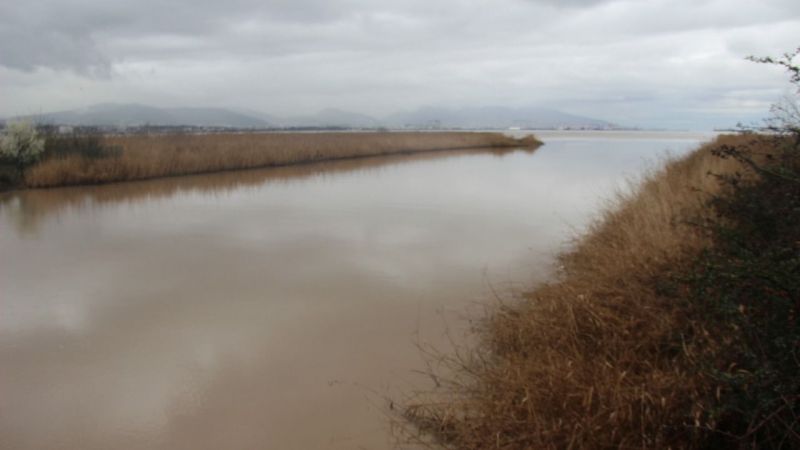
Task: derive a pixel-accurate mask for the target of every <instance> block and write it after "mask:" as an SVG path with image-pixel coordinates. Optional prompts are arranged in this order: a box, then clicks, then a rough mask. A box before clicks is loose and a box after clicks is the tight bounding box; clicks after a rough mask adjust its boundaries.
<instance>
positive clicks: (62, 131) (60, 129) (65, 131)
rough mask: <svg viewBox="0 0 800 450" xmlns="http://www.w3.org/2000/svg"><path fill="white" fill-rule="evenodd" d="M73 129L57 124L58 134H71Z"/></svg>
mask: <svg viewBox="0 0 800 450" xmlns="http://www.w3.org/2000/svg"><path fill="white" fill-rule="evenodd" d="M72 132H73V129H72V127H71V126H68V125H59V127H58V134H72Z"/></svg>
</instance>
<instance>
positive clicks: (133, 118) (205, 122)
mask: <svg viewBox="0 0 800 450" xmlns="http://www.w3.org/2000/svg"><path fill="white" fill-rule="evenodd" d="M26 118H27V119H32V120H34V121H36V122H38V123H46V124H54V125H94V126H107V127H132V126H141V125H162V126H180V125H193V126H200V127H212V126H218V127H232V128H264V127H269V126H271V124H270V123H269V122H267V121H265V120H263V119H260V118H257V117H253V116H250V115H246V114H242V113H238V112H234V111H231V110H228V109H224V108H156V107H153V106H146V105H138V104H118V103H103V104H99V105H93V106H89V107H86V108H81V109H73V110H69V111H59V112H53V113H45V114H37V115H35V116H29V117H26Z"/></svg>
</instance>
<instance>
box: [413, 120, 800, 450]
mask: <svg viewBox="0 0 800 450" xmlns="http://www.w3.org/2000/svg"><path fill="white" fill-rule="evenodd" d="M775 142H776V141H775V140H770V139H759V138H758V137H756V138H753V137H748V136H725V137H721V138H719V139H718V140H717V141H715V142H712V143H710V144H707V145H705V146H703V147H701V148H700V149H698V150H697V151H695V152H694V153H692V154H690V155H689V156H687V157H685V158H682V159H680V160H676V161H672V162H669V163H668V164H667V165H666V166H665V168H663V169H662V170H660V171H658V172H655V173H652V174H651V175H650V176H649V177H647V178H646V179H645V180H644V181H643V182H642V184H641V186H640V187H639V189H638V190H637V191H636V192H635V193H633V194H630V195H625V196H622V197H621V198H619V199H618V201H617V202H616V204H615V205H614V206H613V207H612V208H610V209H608V211H607V212H606V213H605V214H604V215H603V217H602V218H601V219H600V220H598V221H597V222H596V223H595V224H594V225H593V226H592V227H591V229H590V230H589V232H588V233H587V234H586V235H585V236H584V237H583V238H581V239H580V240H579V241H578V242H576V245H575V246H574V248H573V250H572V251H570V252H568V253H566V254H564V255H562V256H561V257H560V261H559V262H560V266H561V267H562V269H561V272H560V275H559V276H558V278H557V280H556V281H554V282H551V283H549V284H546V285H543V286H540V287H538V288H537V289H535V290H533V291H532V292H529V293H528V294H525V295H524V296H522V298H520V299H517V300H514V301H511V302H508V303H507V304H505V305H504V306H501V307H499V308H498V309H497V310H495V311H493V312H492V313H491V314H490V315H489V316H488V317H487V318H486V320H485V322H484V324H483V327H482V328H480V329H479V331H478V333H479V338H480V342H481V343H480V344H479V345H477V346H476V347H475V348H471V349H468V350H466V351H463V352H460V353H459V354H458V355H457V356H448V355H444V356H441V358H442V360H446V361H448V364H447V367H448V370H446V371H444V373H443V374H441V375H443V376H444V377H445V379H443V378H436V379H437V380H438V381H437V386H439V387H438V388H435V389H434V390H433V391H432V392H428V393H426V394H425V396H423V397H421V398H416V399H413V400H411V401H409V402H407V403H406V407H405V408H404V409H403V411H404V418H405V420H407V421H408V422H410V423H411V424H412V425H413V429H416V430H417V431H421V432H422V436H424V439H425V440H427V439H433V441H435V442H437V443H438V444H441V446H442V447H445V448H458V449H485V448H498V449H522V448H540V449H547V448H553V449H555V448H559V449H561V448H576V449H579V448H592V449H594V448H722V447H724V448H732V447H737V446H740V447H742V448H744V446H746V447H747V448H751V447H752V448H755V447H760V448H761V447H768V448H772V447H774V448H778V447H780V445H786V446H789V447H791V446H792V445H798V444H800V438H798V436H800V434H798V431H800V429H798V428H800V422H798V421H797V417H798V415H797V414H798V405H800V398H799V397H798V392H800V388H799V387H798V380H797V377H796V373H798V371H800V363H798V361H800V359H798V353H800V339H798V336H800V333H798V325H797V323H798V322H797V317H796V316H797V313H798V311H797V309H798V302H799V301H800V300H798V290H800V289H798V286H797V281H796V280H797V279H798V278H800V273H798V267H800V263H798V258H797V255H798V254H800V233H798V226H797V225H796V223H797V220H795V219H796V218H797V217H796V216H800V212H798V211H800V207H798V206H800V205H798V203H800V202H799V201H798V200H797V199H798V198H800V192H799V191H798V189H797V187H798V186H800V185H798V184H793V185H792V184H787V183H789V182H788V181H787V182H784V183H783V184H782V186H783V187H782V188H772V187H769V186H767V184H768V183H766V182H764V181H763V180H762V176H763V173H767V172H762V173H761V174H759V171H754V172H748V171H747V170H746V167H745V166H746V165H745V164H742V163H741V162H740V161H737V158H735V157H730V155H728V156H729V157H727V158H721V157H719V153H720V151H721V150H723V153H724V149H726V148H742V147H746V148H748V149H749V150H748V151H755V153H758V155H756V156H754V157H753V158H760V160H764V161H766V160H769V161H776V160H780V159H781V158H777V159H776V158H775V156H776V154H779V153H781V151H782V150H779V149H778V148H777V147H778V146H779V145H778V144H775ZM767 153H768V154H770V155H772V156H771V157H769V158H767V157H766V156H764V155H765V154H767ZM796 154H797V152H796V151H795V153H794V157H793V158H794V162H793V163H791V164H793V166H792V167H794V168H795V169H796V168H797V166H798V164H797V161H798V159H799V158H797V156H796ZM784 159H785V158H784ZM781 170H783V169H781ZM775 172H776V173H779V174H780V173H784V174H785V173H786V172H785V171H775ZM737 173H739V174H740V175H741V176H739V175H737ZM789 173H792V172H789ZM793 173H794V174H797V172H796V171H795V172H793ZM775 179H776V180H778V181H781V179H780V178H775ZM788 179H791V177H789V178H788ZM794 182H795V183H797V182H798V181H797V179H795V181H794ZM764 186H767V187H764ZM746 189H751V190H753V189H755V190H756V192H755V193H751V194H748V195H747V196H745V194H743V193H742V192H744V191H745V190H746ZM759 190H760V191H759ZM784 191H787V192H784ZM770 197H774V199H775V201H774V204H775V205H778V206H775V207H774V208H771V209H770V208H767V205H768V203H767V202H766V201H764V200H763V199H764V198H770ZM787 199H793V200H792V201H791V202H788V201H787ZM719 205H728V206H727V209H721V208H720V206H719ZM730 205H734V206H730ZM748 205H749V206H748ZM787 205H788V206H787ZM765 208H766V209H765ZM764 210H766V211H767V213H766V214H764V213H763V212H758V211H764ZM791 211H794V212H793V213H791ZM762 216H765V217H762ZM793 217H794V218H793ZM787 221H789V222H787ZM792 221H794V222H792ZM792 223H794V224H795V225H792ZM764 227H766V228H764ZM770 227H772V228H770ZM762 228H763V230H766V231H763V232H759V233H760V234H763V235H764V237H763V238H759V239H760V240H756V239H755V238H754V236H755V232H754V231H753V230H755V229H762ZM731 230H734V231H731ZM769 230H778V231H769ZM787 230H789V231H791V232H789V231H787ZM737 233H738V234H737ZM737 235H738V236H739V241H741V242H743V243H740V242H739V241H736V242H735V243H732V242H731V239H732V238H731V236H737ZM734 244H735V245H734ZM742 248H745V250H742ZM770 248H772V249H774V251H773V252H769V251H768V249H770ZM748 255H749V256H748ZM764 255H768V256H764ZM781 255H782V256H781ZM748 258H750V259H748ZM759 258H760V259H759ZM737 270H738V272H737ZM779 270H780V272H779ZM736 277H738V278H736ZM743 296H744V297H746V298H742V297H743ZM746 330H750V331H749V332H748V333H749V334H747V333H746V332H745V331H746ZM768 330H774V331H770V333H772V334H767V331H768ZM437 362H438V361H437ZM756 388H759V389H760V390H758V389H756ZM767 401H769V402H772V403H769V404H767ZM783 424H786V425H783ZM415 436H417V437H420V436H419V435H414V434H412V435H411V438H415ZM781 442H783V443H784V444H781ZM787 448H788V447H787Z"/></svg>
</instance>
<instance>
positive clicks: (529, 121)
mask: <svg viewBox="0 0 800 450" xmlns="http://www.w3.org/2000/svg"><path fill="white" fill-rule="evenodd" d="M386 121H387V123H389V124H390V125H391V126H394V127H410V128H438V127H441V128H468V129H474V128H511V127H519V128H533V129H536V128H539V129H542V128H545V129H546V128H612V127H614V125H613V124H611V123H609V122H606V121H604V120H599V119H592V118H589V117H583V116H577V115H574V114H567V113H563V112H561V111H556V110H553V109H546V108H505V107H483V108H461V109H447V108H433V107H424V108H420V109H417V110H415V111H411V112H403V113H397V114H393V115H391V116H389V117H387V118H386Z"/></svg>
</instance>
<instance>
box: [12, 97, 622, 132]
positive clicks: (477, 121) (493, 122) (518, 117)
mask: <svg viewBox="0 0 800 450" xmlns="http://www.w3.org/2000/svg"><path fill="white" fill-rule="evenodd" d="M24 119H30V120H34V121H36V122H38V123H45V124H53V125H72V126H79V125H85V126H105V127H123V128H124V127H134V126H142V125H155V126H198V127H230V128H292V127H296V128H379V127H388V128H412V129H413V128H418V129H435V128H463V129H507V128H522V129H548V128H593V129H602V128H614V125H613V124H611V123H609V122H606V121H603V120H599V119H593V118H589V117H583V116H578V115H574V114H567V113H564V112H561V111H556V110H552V109H545V108H505V107H482V108H461V109H448V108H434V107H422V108H419V109H416V110H414V111H405V112H399V113H395V114H392V115H390V116H387V117H384V118H382V119H377V118H374V117H370V116H368V115H365V114H359V113H355V112H350V111H343V110H340V109H333V108H329V109H324V110H322V111H320V112H318V113H316V114H311V115H305V116H295V117H287V118H281V117H276V116H272V115H268V114H264V113H261V112H258V111H252V110H246V109H240V110H232V109H225V108H157V107H153V106H147V105H139V104H120V103H103V104H98V105H93V106H89V107H86V108H81V109H73V110H68V111H59V112H52V113H44V114H37V115H33V116H27V117H24Z"/></svg>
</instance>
